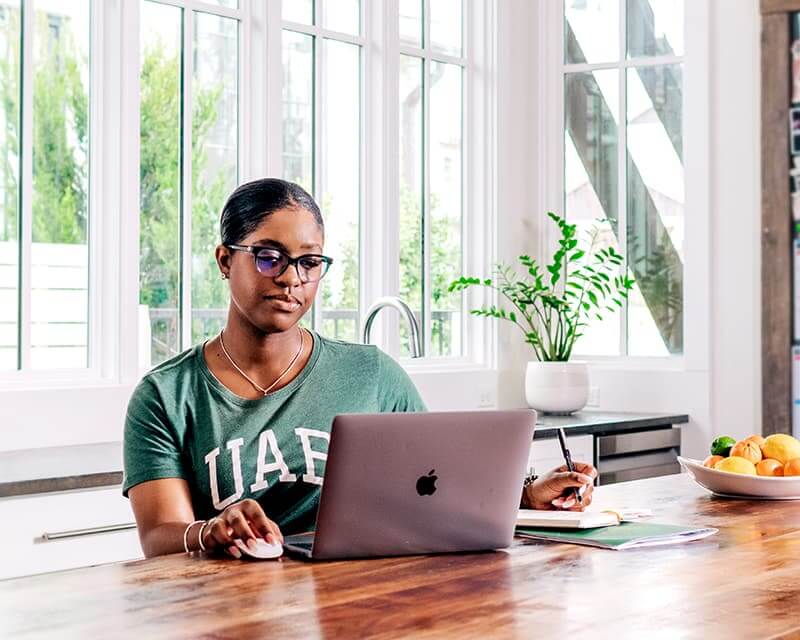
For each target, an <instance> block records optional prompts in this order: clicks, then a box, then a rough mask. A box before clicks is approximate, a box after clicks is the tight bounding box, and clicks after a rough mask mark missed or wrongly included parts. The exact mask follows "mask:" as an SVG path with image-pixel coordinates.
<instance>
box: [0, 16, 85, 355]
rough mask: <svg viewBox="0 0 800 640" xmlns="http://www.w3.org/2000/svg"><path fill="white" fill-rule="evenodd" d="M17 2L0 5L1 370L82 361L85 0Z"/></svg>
mask: <svg viewBox="0 0 800 640" xmlns="http://www.w3.org/2000/svg"><path fill="white" fill-rule="evenodd" d="M25 9H26V14H25V15H23V13H22V11H21V6H20V2H19V0H7V1H6V2H4V3H3V6H2V7H0V56H2V57H1V58H0V60H2V61H1V62H0V119H1V120H2V126H0V149H2V162H0V189H2V192H1V193H0V370H6V371H7V370H17V369H20V370H42V369H85V368H87V367H88V366H89V348H90V345H89V317H90V304H89V293H90V292H89V263H90V260H89V257H90V253H89V242H90V236H91V233H90V211H89V188H90V182H89V142H90V126H89V112H90V109H89V92H90V87H89V84H90V74H89V71H90V67H89V64H90V62H89V48H90V47H89V43H90V9H91V4H90V2H89V1H88V0H75V1H74V2H68V3H65V2H58V1H57V0H34V1H31V0H28V1H26V2H25ZM28 60H29V61H30V63H28V62H27V61H28ZM23 62H24V64H23Z"/></svg>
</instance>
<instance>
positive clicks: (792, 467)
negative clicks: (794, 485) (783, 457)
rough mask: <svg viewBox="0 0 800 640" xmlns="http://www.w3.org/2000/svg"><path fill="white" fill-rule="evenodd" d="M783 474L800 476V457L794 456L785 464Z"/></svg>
mask: <svg viewBox="0 0 800 640" xmlns="http://www.w3.org/2000/svg"><path fill="white" fill-rule="evenodd" d="M783 475H785V476H800V458H793V459H791V460H789V462H787V463H786V464H785V465H783Z"/></svg>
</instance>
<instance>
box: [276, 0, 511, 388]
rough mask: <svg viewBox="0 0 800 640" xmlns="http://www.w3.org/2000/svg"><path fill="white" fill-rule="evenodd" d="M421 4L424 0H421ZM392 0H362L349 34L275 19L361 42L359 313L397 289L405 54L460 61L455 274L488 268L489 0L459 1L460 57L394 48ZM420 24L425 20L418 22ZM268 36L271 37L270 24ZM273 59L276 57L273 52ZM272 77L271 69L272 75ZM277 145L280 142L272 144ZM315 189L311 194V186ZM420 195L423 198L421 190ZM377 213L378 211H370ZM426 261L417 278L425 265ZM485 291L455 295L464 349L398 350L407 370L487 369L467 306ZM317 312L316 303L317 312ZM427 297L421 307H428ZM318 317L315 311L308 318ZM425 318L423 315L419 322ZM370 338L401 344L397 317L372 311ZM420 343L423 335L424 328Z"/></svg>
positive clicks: (486, 337) (488, 348) (317, 165)
mask: <svg viewBox="0 0 800 640" xmlns="http://www.w3.org/2000/svg"><path fill="white" fill-rule="evenodd" d="M314 2H315V12H316V13H315V15H316V16H321V4H322V3H321V0H314ZM426 6H428V5H427V3H426ZM398 15H399V7H398V1H397V0H383V1H382V2H377V1H375V2H368V1H367V0H362V2H361V26H362V34H361V35H360V36H354V35H352V34H346V33H342V32H338V31H332V30H329V29H325V28H324V27H322V26H321V25H320V24H315V25H307V24H301V23H296V22H290V21H282V20H281V22H280V26H281V30H283V29H287V30H291V31H295V32H298V33H303V34H306V35H310V36H314V37H316V38H330V39H332V40H338V41H341V42H347V43H350V44H355V45H359V46H361V47H362V49H361V60H362V64H361V74H362V75H361V87H362V92H361V93H362V96H361V109H362V111H361V114H362V118H361V131H362V139H361V149H360V157H361V194H360V195H361V203H362V205H361V224H360V241H359V246H360V259H361V263H362V264H368V265H370V268H369V270H368V271H366V272H364V273H362V274H361V277H360V286H359V311H360V316H361V321H362V322H363V314H364V311H365V310H366V309H367V308H368V307H369V306H370V304H372V302H373V301H374V300H376V299H377V298H378V297H381V296H386V295H391V296H396V295H398V287H399V233H398V220H399V190H398V178H397V176H398V164H397V163H398V157H399V140H398V136H397V131H398V129H399V111H398V108H397V102H398V100H399V96H398V82H399V56H400V55H401V54H408V55H413V56H415V57H418V58H420V59H424V60H426V64H429V62H427V61H430V60H438V61H441V62H446V63H453V64H457V65H459V66H462V68H463V70H464V72H463V74H464V75H463V83H464V84H463V87H464V88H463V99H464V109H463V114H464V116H463V117H464V127H463V129H464V141H463V152H462V153H463V159H464V169H463V181H464V184H463V193H462V202H463V205H462V207H463V208H462V215H463V218H462V226H463V235H462V238H463V240H462V242H463V254H464V273H470V274H478V275H483V274H488V273H489V272H490V271H491V265H492V264H493V262H494V256H495V255H497V252H496V248H495V244H494V243H495V234H494V227H495V218H494V211H495V207H494V148H493V145H494V136H493V133H494V131H493V128H492V127H493V124H492V123H493V118H494V104H495V93H494V82H493V76H492V75H491V74H489V73H487V72H486V70H487V69H491V68H492V65H493V63H494V50H493V47H494V39H493V37H492V36H493V29H494V24H495V3H494V0H491V1H487V2H476V1H475V0H466V1H465V2H464V25H465V30H464V37H463V40H464V42H463V55H462V57H456V56H448V55H446V54H440V53H437V52H433V51H430V50H429V49H427V48H426V49H424V50H423V49H421V48H416V47H408V46H405V45H403V46H401V44H400V38H399V31H398V24H397V23H398V20H397V16H398ZM425 24H426V29H429V21H428V20H426V21H425ZM270 36H271V37H272V38H273V39H274V38H279V37H280V33H278V34H276V33H275V24H274V23H273V24H272V26H271V28H270ZM323 55H324V53H323V48H322V47H319V46H317V47H315V60H314V65H315V74H314V77H315V105H314V117H315V118H316V119H317V127H316V132H317V135H315V139H314V176H315V180H314V183H315V188H316V189H317V190H319V188H320V186H321V184H322V182H323V180H322V170H323V169H322V165H321V157H322V154H321V144H322V135H320V134H319V132H321V127H322V125H321V123H320V118H319V114H320V109H321V100H319V99H318V98H319V96H320V91H319V89H320V85H321V69H322V68H323V67H322V65H323ZM278 62H280V60H278ZM272 76H273V78H274V77H277V78H280V76H276V74H275V72H274V71H273V73H272ZM270 94H271V95H272V96H273V105H272V107H271V111H272V112H273V113H274V112H277V113H280V108H281V104H280V98H281V92H280V85H273V89H272V91H271V92H270ZM278 151H280V150H278ZM272 166H273V167H274V171H273V173H272V175H282V164H281V162H280V158H276V160H275V162H274V164H273V165H272ZM315 195H317V196H318V195H319V193H317V194H315ZM426 199H427V198H426ZM374 211H379V212H382V215H380V216H375V215H371V212H374ZM427 267H428V265H426V270H425V275H426V278H429V277H430V270H429V268H427ZM492 300H493V296H492V295H491V293H490V292H487V291H480V290H471V291H468V292H467V293H466V294H465V296H464V312H465V313H464V314H463V320H462V322H463V329H462V331H463V336H464V355H463V356H457V357H425V358H414V359H412V358H402V359H401V362H402V364H403V366H404V367H405V368H406V370H407V371H409V373H412V374H413V373H453V372H457V371H461V372H464V371H486V370H487V369H493V368H495V367H496V338H495V334H496V331H495V329H494V327H492V326H487V325H489V324H490V323H488V322H487V321H486V320H485V319H476V318H472V317H470V316H469V315H468V313H467V311H468V309H471V308H477V307H480V306H482V305H485V304H489V303H491V301H492ZM319 313H320V310H319V309H317V314H319ZM429 314H430V305H428V314H427V315H429ZM317 318H319V315H318V316H317ZM427 326H430V323H429V322H428V325H427ZM375 328H376V330H375V332H374V334H373V335H374V342H375V343H376V344H378V345H380V346H381V347H382V348H383V349H384V350H386V351H387V352H389V353H391V354H392V355H394V356H395V357H397V355H398V354H399V352H400V349H399V330H398V323H397V318H396V316H394V315H392V314H384V313H381V315H380V316H378V318H377V319H376V323H375ZM425 339H426V341H429V335H428V336H425Z"/></svg>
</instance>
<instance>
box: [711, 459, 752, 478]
mask: <svg viewBox="0 0 800 640" xmlns="http://www.w3.org/2000/svg"><path fill="white" fill-rule="evenodd" d="M714 468H715V469H716V470H717V471H727V472H729V473H744V474H747V475H751V476H754V475H756V465H754V464H753V463H752V462H750V461H749V460H745V459H744V458H740V457H739V456H731V457H730V458H723V459H722V460H720V461H719V462H717V464H715V465H714Z"/></svg>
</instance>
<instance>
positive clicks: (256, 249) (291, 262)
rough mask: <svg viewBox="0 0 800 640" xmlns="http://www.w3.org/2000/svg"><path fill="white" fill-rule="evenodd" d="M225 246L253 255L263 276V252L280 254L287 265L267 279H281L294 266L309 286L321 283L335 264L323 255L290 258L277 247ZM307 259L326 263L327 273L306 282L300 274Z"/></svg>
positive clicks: (254, 263)
mask: <svg viewBox="0 0 800 640" xmlns="http://www.w3.org/2000/svg"><path fill="white" fill-rule="evenodd" d="M225 246H226V247H227V248H228V249H230V250H232V251H244V252H246V253H250V254H252V255H253V265H254V266H255V268H256V271H258V272H259V273H261V274H263V271H261V270H260V269H259V268H258V254H259V253H260V252H262V251H274V252H275V253H278V254H280V255H282V256H284V257H285V258H286V264H285V265H284V267H283V269H281V270H280V271H279V272H278V273H276V274H275V275H273V276H267V277H269V278H280V277H281V276H282V275H283V274H284V273H286V270H287V269H288V268H289V267H291V266H294V270H295V271H296V272H297V277H298V278H300V281H301V282H302V283H303V284H308V283H310V282H319V281H320V280H322V278H324V277H325V275H326V274H327V273H328V271H330V268H331V265H332V264H333V258H330V257H328V256H324V255H322V254H321V253H304V254H303V255H302V256H297V257H296V258H292V256H290V255H289V254H288V253H286V252H285V251H281V250H280V249H277V248H275V247H265V246H263V245H248V244H226V245H225ZM306 258H319V259H320V260H321V261H322V262H324V263H325V264H326V265H327V266H326V267H325V271H323V272H322V275H321V276H320V277H319V278H317V279H316V280H304V279H303V275H302V274H301V273H300V268H299V264H300V261H301V260H304V259H306ZM264 275H265V274H264Z"/></svg>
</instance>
